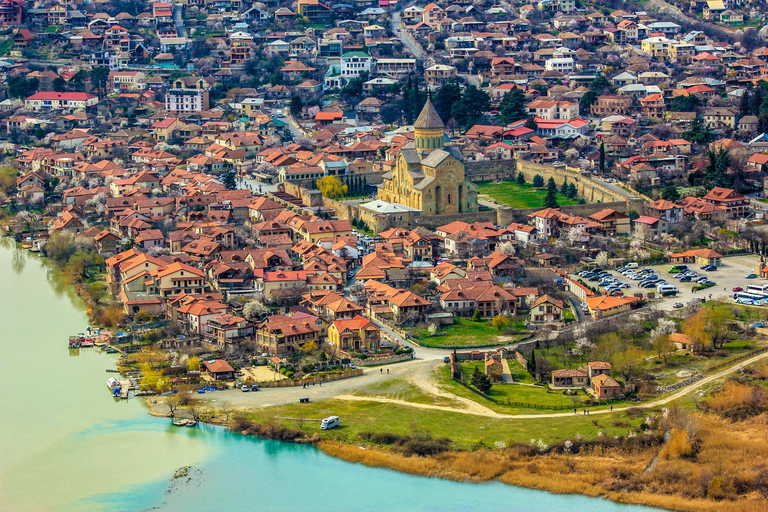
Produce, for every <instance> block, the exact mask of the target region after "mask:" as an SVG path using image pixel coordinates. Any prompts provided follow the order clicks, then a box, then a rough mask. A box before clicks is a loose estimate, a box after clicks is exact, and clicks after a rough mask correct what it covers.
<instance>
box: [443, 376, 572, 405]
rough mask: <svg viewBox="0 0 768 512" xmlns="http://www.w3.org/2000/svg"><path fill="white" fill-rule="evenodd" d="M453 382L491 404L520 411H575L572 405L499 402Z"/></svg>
mask: <svg viewBox="0 0 768 512" xmlns="http://www.w3.org/2000/svg"><path fill="white" fill-rule="evenodd" d="M453 380H454V381H455V382H458V383H459V384H461V385H462V386H464V387H465V388H467V389H468V390H470V391H472V392H473V393H477V394H478V395H480V396H482V397H483V398H485V399H487V400H490V401H491V402H493V403H495V404H502V405H509V406H511V407H517V408H519V409H539V410H544V411H567V410H570V409H573V406H571V405H544V404H531V403H528V402H511V401H509V400H507V401H503V400H497V399H496V398H493V397H490V396H488V395H486V394H485V393H483V392H482V391H480V390H479V389H475V388H473V387H472V386H470V385H469V384H467V383H466V382H464V381H462V380H459V379H457V378H455V377H453Z"/></svg>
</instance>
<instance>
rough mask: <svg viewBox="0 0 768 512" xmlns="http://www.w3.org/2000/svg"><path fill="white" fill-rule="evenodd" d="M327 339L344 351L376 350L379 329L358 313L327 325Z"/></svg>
mask: <svg viewBox="0 0 768 512" xmlns="http://www.w3.org/2000/svg"><path fill="white" fill-rule="evenodd" d="M328 341H329V342H330V343H331V344H332V345H333V346H335V347H338V348H340V349H341V350H344V351H350V350H355V351H359V350H377V349H378V348H379V343H380V342H381V329H379V327H378V326H377V325H376V324H374V323H373V322H371V321H370V320H368V319H367V318H364V317H362V316H360V315H356V316H355V317H354V318H351V319H349V320H335V321H334V322H332V323H331V325H329V326H328Z"/></svg>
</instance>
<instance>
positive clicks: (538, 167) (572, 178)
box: [465, 160, 642, 211]
mask: <svg viewBox="0 0 768 512" xmlns="http://www.w3.org/2000/svg"><path fill="white" fill-rule="evenodd" d="M518 172H521V173H523V176H525V180H526V181H527V182H529V183H530V182H532V181H533V177H534V176H536V175H537V174H538V175H540V176H542V177H543V178H544V181H548V180H549V178H554V180H555V183H557V186H558V188H559V187H560V186H562V184H563V182H564V181H567V182H568V183H573V184H574V185H575V186H576V189H577V190H578V191H579V197H583V198H584V200H585V201H587V202H588V203H597V202H600V203H619V202H623V203H626V202H630V203H632V204H633V205H634V206H633V207H631V208H629V209H634V210H638V211H640V209H639V208H640V207H641V205H642V199H641V198H628V197H627V196H625V195H623V194H621V193H618V192H616V191H614V190H611V189H610V188H608V187H605V186H604V185H602V184H601V183H598V182H596V181H594V180H592V179H591V178H590V176H588V175H583V174H582V173H581V170H580V169H576V168H573V167H567V166H562V167H554V166H552V165H542V164H537V163H534V162H530V161H527V160H490V161H485V162H467V163H466V171H465V173H466V176H467V179H468V180H470V181H474V182H478V181H495V180H511V179H513V178H515V177H516V176H517V173H518ZM611 208H613V209H614V210H619V209H618V208H616V207H613V206H611ZM621 211H623V210H621Z"/></svg>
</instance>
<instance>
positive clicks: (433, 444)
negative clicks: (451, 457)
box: [402, 434, 451, 457]
mask: <svg viewBox="0 0 768 512" xmlns="http://www.w3.org/2000/svg"><path fill="white" fill-rule="evenodd" d="M450 448H451V440H450V439H448V438H446V437H442V438H439V439H434V438H433V437H432V436H431V435H429V434H417V435H415V436H414V437H411V438H410V439H408V441H406V442H405V443H404V444H403V445H402V450H403V453H405V455H418V456H420V457H427V456H430V455H437V454H439V453H442V452H445V451H448V450H449V449H450Z"/></svg>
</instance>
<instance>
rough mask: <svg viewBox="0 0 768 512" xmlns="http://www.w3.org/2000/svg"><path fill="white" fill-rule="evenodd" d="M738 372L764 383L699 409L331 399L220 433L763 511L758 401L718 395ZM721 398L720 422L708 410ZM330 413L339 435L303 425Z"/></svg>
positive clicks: (554, 484) (621, 495)
mask: <svg viewBox="0 0 768 512" xmlns="http://www.w3.org/2000/svg"><path fill="white" fill-rule="evenodd" d="M750 372H751V373H750ZM749 374H754V375H756V376H757V377H754V378H755V379H758V380H759V379H763V380H765V379H766V378H768V366H766V365H765V363H764V362H763V361H758V362H755V363H753V366H749V367H746V368H741V370H740V371H739V372H738V374H737V375H735V377H733V376H732V377H731V379H730V380H728V381H727V382H726V384H725V385H723V383H722V381H721V382H713V383H710V385H711V386H712V388H711V389H710V393H708V394H707V395H706V396H707V398H706V399H705V400H704V401H702V399H701V398H696V397H684V398H678V400H679V402H676V403H675V404H671V405H670V406H669V409H667V408H666V407H665V408H662V406H658V407H655V408H648V409H643V408H631V409H627V410H624V411H617V412H616V413H612V414H610V415H609V414H605V415H600V416H595V417H590V416H583V415H573V416H567V417H558V418H529V419H521V420H520V421H510V420H509V419H504V418H488V417H480V416H476V415H473V414H462V413H458V412H454V413H450V412H445V411H439V410H426V409H421V408H419V407H416V405H419V404H414V406H410V407H409V406H407V405H404V404H391V403H386V402H376V401H365V400H364V399H362V400H354V401H348V400H332V399H331V400H326V401H324V402H321V403H315V404H309V405H306V404H305V405H303V406H298V405H286V406H272V407H262V408H258V409H250V410H248V409H241V410H237V411H235V412H234V414H235V415H239V416H241V417H240V418H238V419H237V421H235V422H231V423H230V428H232V430H233V431H236V432H239V433H244V434H252V435H254V434H255V435H259V432H262V431H266V432H268V433H269V437H271V438H279V439H286V440H289V441H291V440H293V439H301V440H308V439H312V440H313V442H314V440H315V439H317V436H319V437H320V438H321V441H320V442H319V443H318V447H319V448H320V449H321V450H322V451H323V452H324V453H326V454H328V455H331V456H333V457H337V458H340V459H342V460H344V461H347V462H353V463H358V464H363V465H366V466H370V467H382V468H387V469H392V470H395V471H398V472H403V473H407V474H413V475H419V476H426V477H437V478H443V479H449V480H453V481H459V482H501V483H504V484H508V485H514V486H519V487H525V488H530V489H538V490H545V491H548V492H553V493H563V494H580V495H585V496H592V497H603V498H607V499H609V500H611V501H614V502H616V503H632V504H638V505H644V506H652V507H661V508H665V509H668V510H675V511H680V512H694V511H704V512H726V511H727V512H757V511H763V510H766V509H768V500H766V497H768V471H766V470H765V467H767V466H768V440H767V439H766V437H765V435H764V429H765V427H766V426H767V425H768V414H767V413H766V411H768V393H766V392H765V389H764V387H763V386H762V384H761V383H760V382H758V381H757V380H756V381H755V382H754V383H751V384H749V385H746V384H745V385H743V389H741V390H740V391H739V392H738V393H734V392H732V391H731V390H730V386H732V385H733V383H734V382H737V381H738V380H744V378H745V377H744V375H749ZM734 379H736V380H734ZM422 398H423V397H422ZM680 401H681V402H682V403H680ZM723 402H724V403H725V404H726V405H725V406H722V407H720V409H719V410H722V411H724V412H723V413H722V414H721V413H717V412H715V410H714V409H712V407H714V406H715V405H716V404H718V403H723ZM697 409H700V410H698V411H697ZM330 414H334V415H339V416H340V417H341V418H342V427H341V428H340V429H334V430H332V431H321V430H319V429H318V428H317V426H316V425H315V424H314V423H311V421H312V420H310V419H309V418H320V417H323V416H324V415H326V416H327V415H330ZM249 422H250V423H249ZM726 433H727V434H726ZM433 435H434V437H433ZM533 436H536V438H534V439H531V437H533Z"/></svg>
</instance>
